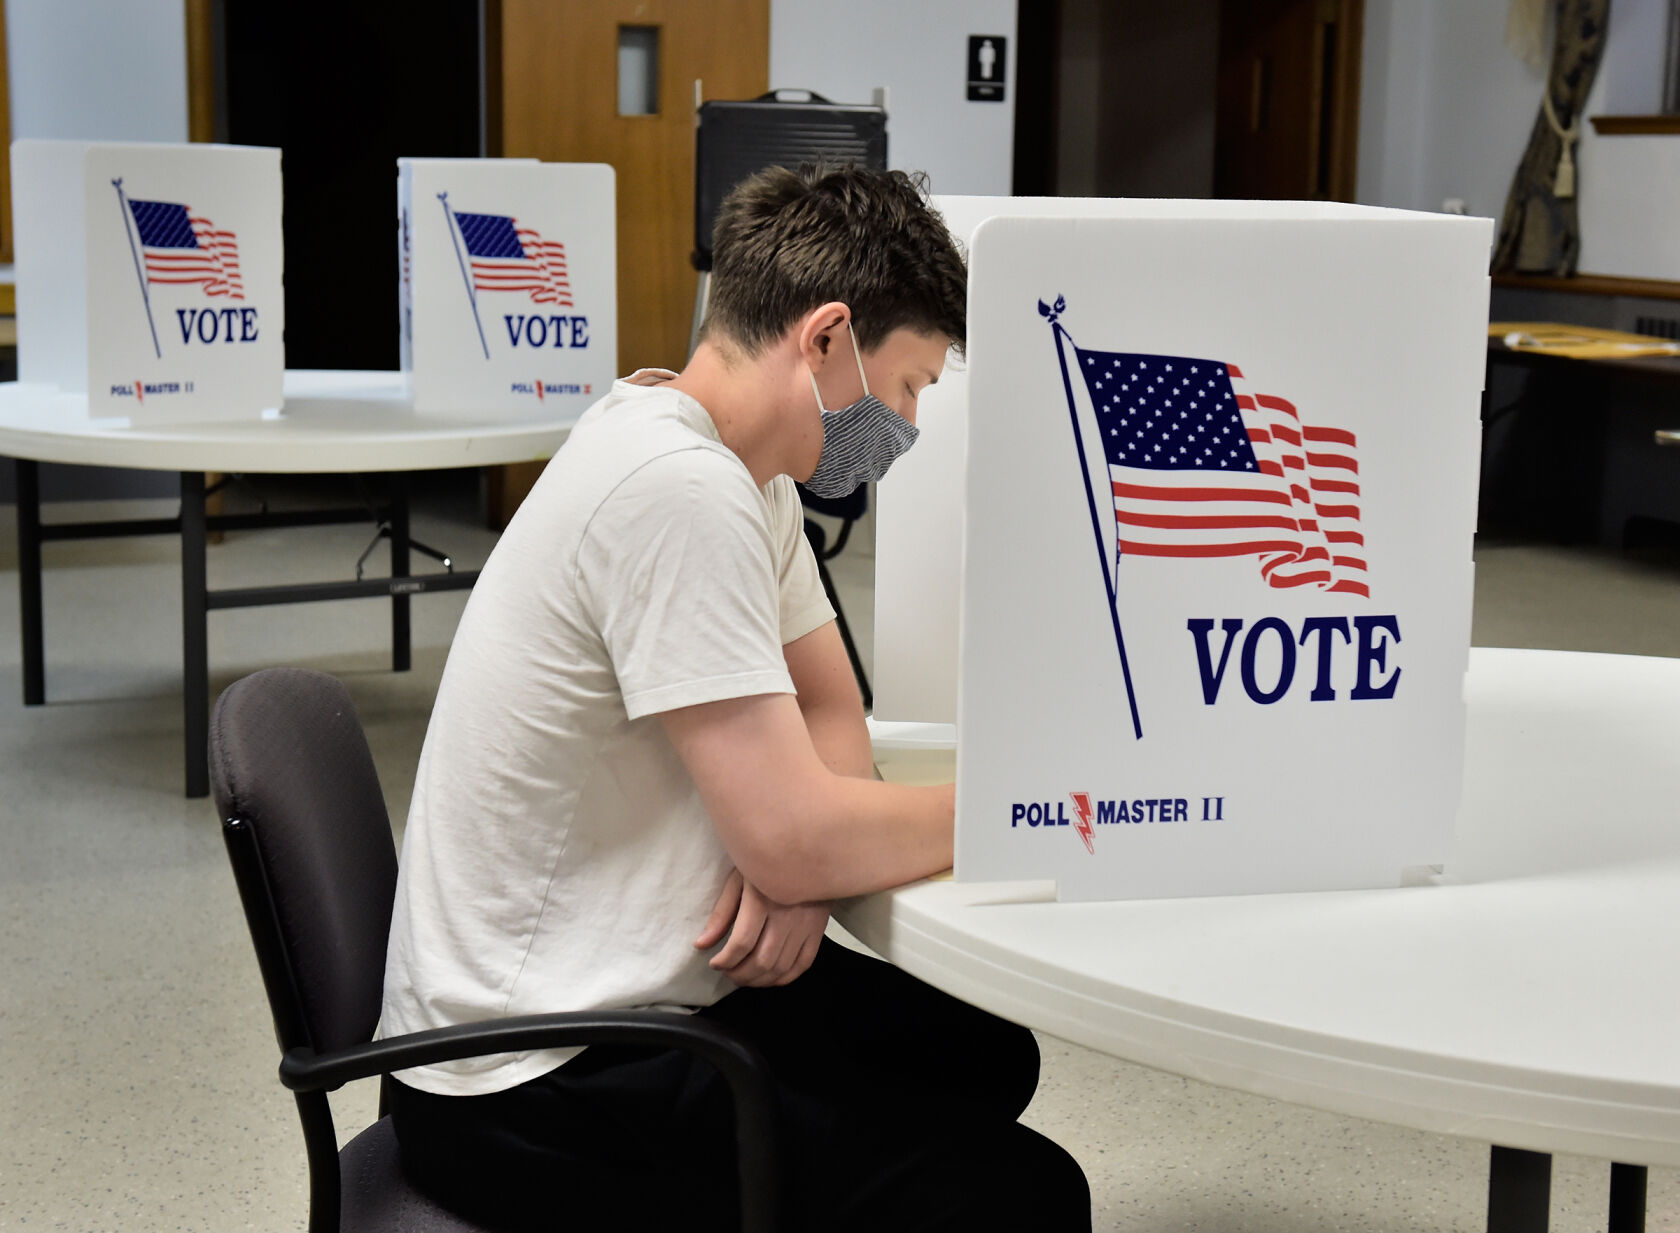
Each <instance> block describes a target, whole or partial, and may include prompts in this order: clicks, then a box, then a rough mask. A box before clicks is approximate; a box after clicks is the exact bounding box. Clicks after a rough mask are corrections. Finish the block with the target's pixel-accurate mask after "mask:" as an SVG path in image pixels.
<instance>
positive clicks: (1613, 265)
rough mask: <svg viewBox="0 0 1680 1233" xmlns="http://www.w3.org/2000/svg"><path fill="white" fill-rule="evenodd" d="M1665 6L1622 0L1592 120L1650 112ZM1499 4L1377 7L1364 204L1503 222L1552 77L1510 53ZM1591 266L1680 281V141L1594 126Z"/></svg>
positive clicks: (1587, 250)
mask: <svg viewBox="0 0 1680 1233" xmlns="http://www.w3.org/2000/svg"><path fill="white" fill-rule="evenodd" d="M1664 5H1665V0H1616V3H1615V4H1613V5H1612V6H1611V11H1610V35H1609V40H1608V42H1607V43H1606V46H1605V53H1604V63H1603V65H1602V66H1601V68H1600V71H1599V74H1598V79H1597V81H1596V82H1595V83H1594V86H1593V91H1592V94H1591V95H1590V96H1589V98H1588V99H1587V105H1586V108H1585V113H1586V115H1587V116H1588V117H1591V116H1595V115H1604V114H1626V113H1629V112H1635V113H1641V112H1642V113H1649V112H1654V111H1655V110H1656V109H1657V104H1658V101H1659V96H1660V93H1661V82H1662V54H1663V43H1662V38H1661V31H1662V28H1663V20H1664V18H1665V15H1666V14H1665V11H1664ZM1505 11H1506V5H1505V4H1504V3H1503V2H1502V0H1501V2H1499V3H1495V2H1494V0H1476V2H1475V3H1467V2H1466V0H1366V6H1365V54H1364V60H1363V63H1362V66H1361V72H1362V78H1363V83H1362V88H1361V99H1360V124H1359V200H1360V201H1362V202H1366V203H1368V204H1372V205H1387V206H1399V207H1401V208H1404V209H1412V210H1438V209H1440V208H1441V203H1442V202H1443V201H1444V200H1445V199H1447V198H1449V197H1458V198H1461V199H1463V200H1464V202H1465V203H1466V205H1467V206H1468V208H1469V211H1470V213H1472V214H1480V215H1485V216H1487V217H1491V218H1495V219H1497V218H1498V217H1499V215H1500V213H1501V212H1502V210H1503V209H1504V205H1505V195H1506V193H1507V192H1509V191H1510V187H1511V177H1512V175H1513V174H1515V172H1516V167H1517V161H1518V159H1520V158H1521V157H1522V152H1523V149H1524V147H1525V146H1526V145H1527V143H1528V137H1529V133H1530V131H1531V129H1532V128H1533V125H1534V119H1535V116H1536V114H1537V111H1538V108H1539V106H1540V97H1541V92H1542V90H1543V89H1544V88H1545V74H1544V72H1543V71H1542V70H1539V69H1534V68H1531V67H1529V66H1528V65H1527V64H1525V63H1523V62H1522V61H1521V60H1519V59H1518V58H1517V57H1516V56H1515V55H1514V54H1512V53H1511V52H1510V51H1509V50H1507V49H1506V47H1505ZM1581 129H1582V133H1581V141H1580V144H1579V146H1578V147H1577V151H1576V160H1577V163H1578V166H1579V168H1580V185H1581V187H1580V194H1581V200H1580V214H1581V261H1580V269H1581V270H1582V271H1583V272H1584V273H1590V274H1616V275H1625V276H1630V277H1642V278H1672V279H1680V237H1677V236H1676V235H1675V234H1674V228H1673V224H1672V220H1673V218H1674V214H1675V204H1674V203H1675V202H1677V201H1680V137H1599V136H1597V135H1596V134H1594V133H1593V131H1592V126H1591V124H1590V122H1585V121H1584V122H1583V123H1582V125H1581Z"/></svg>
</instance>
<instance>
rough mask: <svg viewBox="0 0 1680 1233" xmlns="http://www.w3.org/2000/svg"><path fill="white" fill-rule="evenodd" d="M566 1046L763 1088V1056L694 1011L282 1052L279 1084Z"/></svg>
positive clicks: (573, 1016) (627, 1013)
mask: <svg viewBox="0 0 1680 1233" xmlns="http://www.w3.org/2000/svg"><path fill="white" fill-rule="evenodd" d="M572 1045H646V1046H649V1047H653V1048H665V1049H684V1050H687V1051H688V1052H690V1053H696V1054H699V1055H700V1056H701V1057H703V1058H705V1059H706V1060H707V1061H709V1062H711V1063H712V1064H713V1065H714V1066H716V1067H717V1068H718V1069H719V1070H720V1071H722V1072H723V1074H724V1077H725V1078H727V1079H729V1080H730V1083H731V1085H732V1086H733V1085H734V1082H735V1079H736V1076H737V1075H742V1076H750V1078H749V1079H748V1081H749V1082H751V1083H755V1084H756V1082H757V1081H759V1080H762V1082H763V1083H764V1084H765V1085H766V1090H768V1084H769V1072H768V1070H767V1068H766V1067H765V1064H764V1061H763V1059H762V1058H761V1057H760V1056H759V1054H758V1052H757V1050H756V1049H754V1048H753V1046H752V1045H751V1044H750V1043H748V1042H747V1040H746V1039H745V1038H744V1037H742V1036H740V1035H739V1034H738V1033H737V1032H735V1031H734V1030H733V1029H732V1028H728V1027H725V1026H724V1025H722V1024H719V1023H714V1022H713V1021H712V1020H710V1019H701V1018H699V1017H697V1016H695V1015H684V1014H678V1013H676V1012H673V1011H663V1010H624V1011H566V1012H560V1013H555V1014H548V1015H520V1016H517V1017H514V1018H509V1019H490V1020H484V1021H482V1022H479V1023H462V1024H456V1025H453V1026H451V1027H442V1028H432V1029H430V1030H428V1031H424V1032H411V1033H409V1034H408V1035H406V1036H393V1037H391V1038H389V1039H386V1040H373V1041H369V1042H368V1043H367V1044H364V1045H351V1046H349V1047H348V1048H345V1049H337V1050H334V1051H333V1052H331V1053H325V1054H319V1053H316V1052H315V1051H314V1050H313V1049H308V1048H303V1047H301V1046H300V1047H298V1048H295V1049H289V1050H287V1051H286V1053H285V1055H284V1056H283V1057H282V1058H281V1059H280V1082H281V1083H283V1084H285V1086H286V1087H288V1088H290V1089H291V1090H292V1091H294V1092H310V1091H321V1090H327V1091H332V1090H334V1089H337V1088H339V1087H341V1086H343V1085H344V1084H346V1083H349V1082H350V1081H351V1080H354V1079H366V1078H369V1077H371V1076H373V1075H384V1074H389V1073H390V1072H392V1071H394V1070H407V1069H408V1068H409V1067H411V1066H429V1065H432V1064H433V1063H436V1062H450V1061H457V1060H459V1059H461V1058H469V1057H482V1056H484V1055H485V1054H489V1053H521V1052H524V1051H526V1050H530V1049H557V1048H564V1047H567V1046H572Z"/></svg>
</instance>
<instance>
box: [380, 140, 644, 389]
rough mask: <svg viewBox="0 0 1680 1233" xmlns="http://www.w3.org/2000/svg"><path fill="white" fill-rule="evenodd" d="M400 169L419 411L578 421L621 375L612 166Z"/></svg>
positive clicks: (403, 282)
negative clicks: (559, 417) (470, 411)
mask: <svg viewBox="0 0 1680 1233" xmlns="http://www.w3.org/2000/svg"><path fill="white" fill-rule="evenodd" d="M397 166H398V176H397V185H398V187H397V221H398V244H399V253H400V256H401V262H402V264H401V273H400V275H399V301H400V328H401V331H402V364H403V368H404V369H405V370H406V371H408V372H409V373H410V374H411V378H412V385H413V391H414V409H415V411H416V413H418V414H421V415H427V414H436V413H447V414H451V415H459V414H460V413H461V411H462V409H463V408H470V409H473V410H474V411H475V412H476V413H477V414H481V415H484V416H485V417H487V418H495V419H505V418H506V417H507V416H509V415H510V414H512V415H528V416H529V417H531V418H532V419H552V418H554V416H555V415H556V412H557V410H558V411H559V412H560V413H561V414H566V413H569V414H571V415H573V416H576V415H579V414H581V413H582V412H583V411H584V409H585V408H587V407H588V406H589V404H590V403H592V402H594V401H595V400H596V399H598V398H600V397H601V395H602V394H604V393H605V392H606V389H607V387H608V386H609V385H610V384H611V383H612V381H613V378H614V377H615V376H616V375H617V373H618V290H617V289H618V264H617V263H618V255H617V242H616V238H615V236H616V222H615V218H614V209H615V206H614V200H615V198H614V181H613V169H612V168H611V167H609V166H607V165H606V164H602V163H540V162H538V161H536V160H535V159H424V158H417V159H408V158H404V159H398V160H397Z"/></svg>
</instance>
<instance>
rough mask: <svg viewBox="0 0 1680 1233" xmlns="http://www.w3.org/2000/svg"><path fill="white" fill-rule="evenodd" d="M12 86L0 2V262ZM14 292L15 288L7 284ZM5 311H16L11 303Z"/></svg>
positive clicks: (7, 218)
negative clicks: (0, 151)
mask: <svg viewBox="0 0 1680 1233" xmlns="http://www.w3.org/2000/svg"><path fill="white" fill-rule="evenodd" d="M11 98H12V86H11V81H10V79H9V78H8V76H7V73H6V9H5V6H4V5H0V145H3V146H4V148H5V151H6V157H5V158H0V261H11V260H13V257H12V157H11V149H12V104H11ZM7 290H8V291H11V292H13V293H14V295H15V287H8V288H7ZM6 312H7V313H15V312H17V306H16V304H15V303H14V304H13V306H12V307H11V308H8V309H7V310H6Z"/></svg>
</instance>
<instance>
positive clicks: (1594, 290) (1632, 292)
mask: <svg viewBox="0 0 1680 1233" xmlns="http://www.w3.org/2000/svg"><path fill="white" fill-rule="evenodd" d="M1493 285H1494V286H1496V287H1514V288H1518V289H1520V290H1524V291H1566V292H1570V293H1573V294H1575V295H1622V296H1630V297H1634V298H1639V299H1646V300H1680V282H1671V281H1670V280H1668V279H1666V278H1620V277H1616V276H1614V275H1610V274H1576V275H1574V276H1573V277H1571V278H1557V277H1555V276H1553V275H1550V274H1495V275H1494V276H1493Z"/></svg>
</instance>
